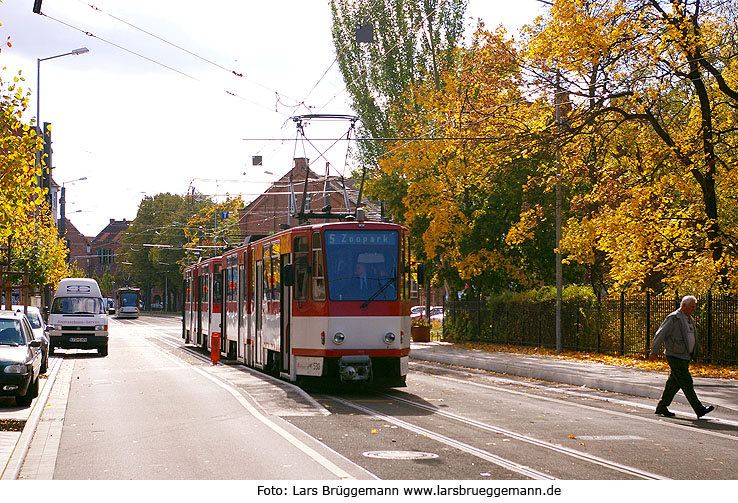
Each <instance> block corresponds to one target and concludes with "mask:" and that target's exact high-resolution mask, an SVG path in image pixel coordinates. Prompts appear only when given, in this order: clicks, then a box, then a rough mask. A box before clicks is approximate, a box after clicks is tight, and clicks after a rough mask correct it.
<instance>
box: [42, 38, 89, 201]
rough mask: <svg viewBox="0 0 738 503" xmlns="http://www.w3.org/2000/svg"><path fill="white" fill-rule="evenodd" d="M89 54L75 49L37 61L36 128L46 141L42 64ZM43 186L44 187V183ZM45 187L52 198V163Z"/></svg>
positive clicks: (86, 51)
mask: <svg viewBox="0 0 738 503" xmlns="http://www.w3.org/2000/svg"><path fill="white" fill-rule="evenodd" d="M88 52H90V50H89V49H88V48H87V47H80V48H79V49H74V50H73V51H70V52H65V53H64V54H57V55H56V56H49V57H48V58H38V59H36V127H37V128H38V131H39V132H40V134H41V135H43V137H44V141H45V138H46V136H45V133H46V132H45V131H44V127H43V126H42V123H41V62H42V61H48V60H50V59H56V58H61V57H63V56H79V55H80V54H87V53H88ZM49 151H51V149H49ZM41 156H42V152H41V151H38V152H37V153H36V166H37V167H38V168H40V167H41ZM41 179H42V180H44V177H43V174H42V176H41ZM42 186H44V183H43V182H42ZM45 186H46V188H47V189H48V190H49V195H48V196H47V197H48V198H51V162H49V166H48V178H47V182H46V185H45ZM49 202H50V199H49Z"/></svg>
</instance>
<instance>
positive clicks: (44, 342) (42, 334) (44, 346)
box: [13, 306, 50, 374]
mask: <svg viewBox="0 0 738 503" xmlns="http://www.w3.org/2000/svg"><path fill="white" fill-rule="evenodd" d="M13 311H15V312H19V313H23V312H24V311H25V315H26V318H28V323H30V325H31V329H32V330H33V336H34V338H35V339H36V340H39V341H41V355H42V359H41V373H42V374H44V373H46V371H47V370H48V368H49V345H50V343H49V333H48V332H47V331H46V323H45V322H44V318H43V317H42V316H41V311H40V310H39V308H37V307H34V306H26V307H23V306H13Z"/></svg>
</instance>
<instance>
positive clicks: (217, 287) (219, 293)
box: [213, 274, 223, 304]
mask: <svg viewBox="0 0 738 503" xmlns="http://www.w3.org/2000/svg"><path fill="white" fill-rule="evenodd" d="M222 301H223V276H221V275H220V274H215V275H214V276H213V302H214V303H215V304H220V303H221V302H222Z"/></svg>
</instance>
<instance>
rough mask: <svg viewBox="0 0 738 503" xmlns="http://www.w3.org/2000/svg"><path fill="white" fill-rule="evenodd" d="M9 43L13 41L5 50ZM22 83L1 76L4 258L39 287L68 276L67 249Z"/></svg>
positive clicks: (0, 223)
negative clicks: (45, 185) (43, 177)
mask: <svg viewBox="0 0 738 503" xmlns="http://www.w3.org/2000/svg"><path fill="white" fill-rule="evenodd" d="M7 47H11V44H10V41H9V40H7V41H6V42H5V44H4V46H3V47H2V48H0V54H1V51H2V49H5V48H7ZM23 81H24V79H23V77H22V75H20V74H18V75H16V76H14V77H13V79H12V80H11V81H6V80H3V79H2V77H1V76H0V194H2V197H0V243H2V244H3V245H4V247H5V248H6V252H5V253H4V254H3V256H1V257H0V260H1V261H2V264H3V265H4V266H6V267H8V266H9V268H10V269H11V270H15V271H21V270H24V269H26V268H27V269H28V270H29V272H30V278H31V283H32V284H33V285H36V286H38V287H40V286H43V285H46V284H51V285H54V284H56V283H57V282H58V281H59V280H60V279H61V278H63V277H65V276H66V275H67V273H68V269H67V266H66V260H65V259H66V254H67V248H66V245H65V244H64V243H63V242H62V241H61V240H60V239H59V237H58V235H57V233H56V228H55V227H54V225H53V222H52V220H51V215H50V213H49V205H48V203H46V200H45V195H46V193H45V190H44V189H42V188H41V187H39V183H38V181H39V179H40V174H41V170H40V169H39V168H38V166H37V165H36V152H37V151H38V150H39V149H40V148H41V146H42V140H41V138H40V137H38V136H37V134H36V129H35V127H34V126H33V125H28V124H24V123H23V122H22V115H23V113H24V111H25V110H26V108H27V106H28V98H29V96H30V93H29V92H28V90H27V89H24V88H23V87H22V85H23ZM8 261H9V262H10V263H8ZM5 279H7V278H5ZM15 279H17V278H15Z"/></svg>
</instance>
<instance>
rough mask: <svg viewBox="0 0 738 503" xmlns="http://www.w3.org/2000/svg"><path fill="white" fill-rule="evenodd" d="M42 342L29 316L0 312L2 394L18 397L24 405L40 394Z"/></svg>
mask: <svg viewBox="0 0 738 503" xmlns="http://www.w3.org/2000/svg"><path fill="white" fill-rule="evenodd" d="M41 360H42V354H41V341H39V340H36V339H35V337H34V336H33V329H32V328H31V324H30V323H28V318H26V316H25V315H24V314H23V313H19V312H16V311H0V395H2V396H15V401H16V403H17V404H18V405H19V406H21V407H28V406H29V405H31V402H32V401H33V399H34V398H36V396H38V380H39V376H40V375H41Z"/></svg>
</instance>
